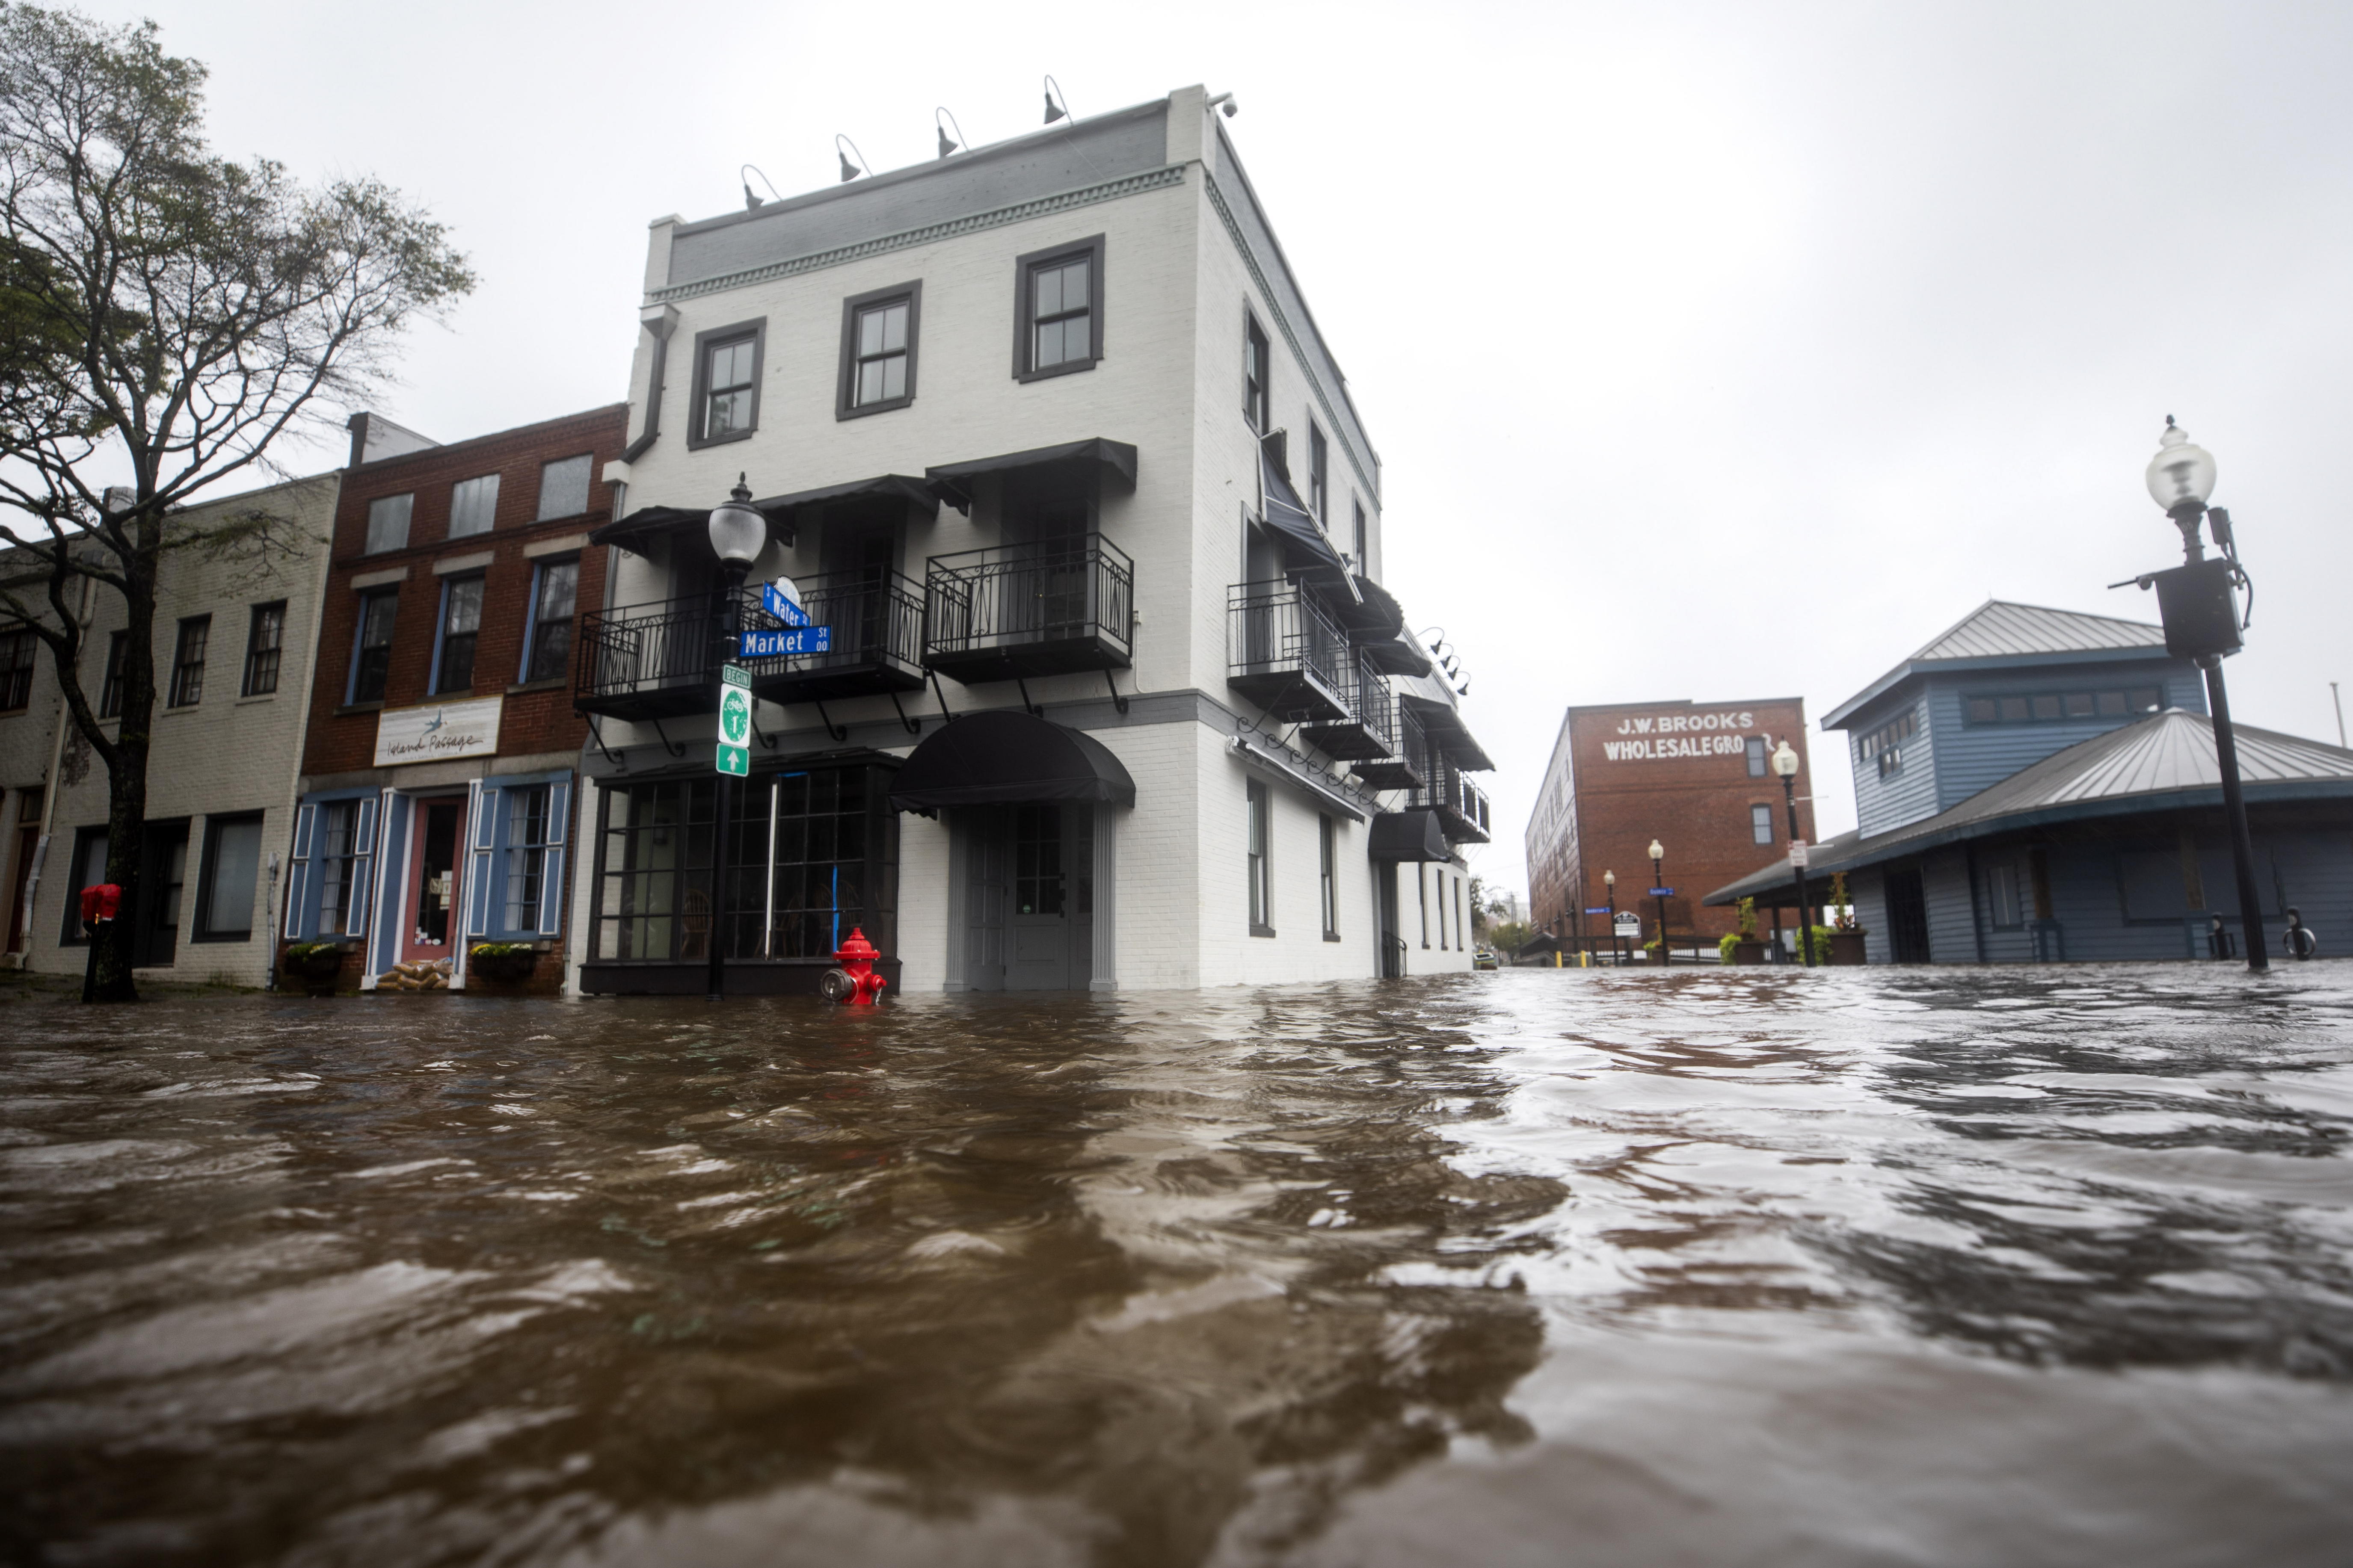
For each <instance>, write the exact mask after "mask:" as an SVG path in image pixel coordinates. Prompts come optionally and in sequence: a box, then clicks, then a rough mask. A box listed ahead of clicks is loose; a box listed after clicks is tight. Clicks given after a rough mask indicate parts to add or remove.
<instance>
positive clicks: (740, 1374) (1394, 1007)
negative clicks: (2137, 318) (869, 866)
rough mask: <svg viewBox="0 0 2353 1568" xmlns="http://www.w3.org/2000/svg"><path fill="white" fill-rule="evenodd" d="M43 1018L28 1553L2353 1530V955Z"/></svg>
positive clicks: (992, 1553)
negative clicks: (2343, 959)
mask: <svg viewBox="0 0 2353 1568" xmlns="http://www.w3.org/2000/svg"><path fill="white" fill-rule="evenodd" d="M0 1017H4V1018H5V1034H6V1037H7V1049H6V1051H5V1056H0V1100H4V1101H5V1103H0V1259H5V1271H0V1344H5V1352H0V1476H5V1479H0V1489H5V1505H0V1540H5V1546H6V1551H7V1553H8V1555H9V1557H10V1558H11V1560H14V1561H24V1562H54V1563H142V1564H145V1563H198V1562H203V1563H219V1562H239V1563H288V1564H305V1565H308V1564H343V1563H349V1564H376V1563H387V1564H388V1563H401V1564H408V1563H581V1564H617V1563H747V1564H748V1563H829V1564H838V1563H924V1564H939V1563H992V1564H993V1563H1017V1564H1025V1565H1026V1564H1051V1563H1096V1564H1123V1565H1124V1564H1193V1563H1234V1564H1255V1563H1311V1564H1335V1565H1336V1564H1386V1563H1399V1564H1402V1563H1438V1562H1460V1563H1481V1564H1519V1563H1530V1564H1533V1563H1566V1562H1580V1563H1581V1562H1594V1563H1694V1564H1698V1563H1708V1564H1715V1563H1793V1564H1794V1563H1808V1564H1813V1563H1833V1564H1843V1563H1922V1564H1928V1563H1934V1564H1954V1563H1987V1564H1996V1563H2000V1564H2016V1563H2084V1564H2094V1563H2103V1564H2104V1563H2124V1562H2131V1563H2160V1564H2174V1563H2180V1564H2190V1563H2255V1562H2261V1563H2334V1562H2342V1561H2343V1560H2344V1553H2345V1552H2346V1550H2347V1548H2346V1542H2347V1540H2348V1531H2353V1161H2349V1160H2348V1157H2347V1156H2348V1135H2349V1134H2353V966H2348V965H2346V964H2343V963H2335V964H2314V965H2311V966H2308V967H2303V966H2297V967H2294V968H2292V969H2291V970H2290V971H2288V972H2285V973H2279V974H2277V975H2275V976H2274V977H2272V978H2270V979H2268V980H2263V981H2250V980H2249V979H2248V977H2246V976H2245V975H2244V974H2242V973H2238V972H2236V971H2234V970H2232V969H2230V968H2228V967H2227V966H2222V965H2215V966H2211V967H2197V968H2192V967H2189V966H2135V967H2131V968H2084V967H2077V968H2054V969H2043V970H2037V971H2028V970H2010V971H1983V972H1968V971H1949V970H1947V971H1928V970H1909V971H1884V970H1882V971H1863V970H1840V971H1826V972H1817V973H1793V972H1788V971H1779V970H1743V971H1733V972H1715V971H1707V970H1697V971H1692V972H1688V973H1673V974H1671V975H1665V976H1661V975H1656V974H1651V973H1645V972H1639V971H1628V972H1597V973H1578V972H1547V971H1516V972H1505V973H1501V974H1492V975H1474V976H1463V977H1456V978H1452V979H1446V980H1431V981H1412V982H1401V983H1391V984H1374V983H1366V984H1345V985H1330V986H1315V987H1300V988H1293V989H1282V990H1262V991H1240V990H1236V991H1226V992H1207V993H1167V994H1122V995H1115V996H1099V997H1088V996H1084V995H1080V996H1073V997H1069V998H1065V999H1059V1000H1054V999H1049V1000H1038V999H1030V998H1010V997H1002V996H999V997H965V998H957V997H932V998H922V997H919V998H914V999H912V1000H907V1001H901V1002H898V1003H896V1004H894V1005H891V1006H889V1007H886V1008H884V1009H882V1010H881V1011H879V1012H875V1013H860V1012H856V1011H852V1010H849V1009H837V1008H831V1007H828V1006H825V1005H821V1004H817V1003H814V1002H800V1001H777V1002H773V1003H759V1002H730V1003H726V1004H723V1005H716V1006H712V1005H704V1004H702V1003H692V1004H687V1003H677V1002H655V1001H622V1002H612V1001H601V1002H555V1001H549V1002H515V1003H505V1002H484V1001H480V1000H478V999H458V998H451V997H448V996H439V995H427V996H417V997H395V998H384V999H377V1000H374V1001H368V1002H353V1001H342V1002H336V1001H317V1002H305V1001H299V1000H278V999H269V998H259V997H243V996H231V997H216V998H186V999H174V1000H170V1001H162V1002H155V1003H151V1004H149V1005H143V1006H142V1007H139V1008H136V1009H125V1010H121V1011H115V1012H85V1011H82V1010H79V1009H78V1008H76V1007H73V1006H71V1005H65V1004H62V1003H57V1002H53V1001H50V1000H47V999H19V1000H17V1001H14V1002H11V1003H10V1004H8V1005H6V1007H5V1012H0Z"/></svg>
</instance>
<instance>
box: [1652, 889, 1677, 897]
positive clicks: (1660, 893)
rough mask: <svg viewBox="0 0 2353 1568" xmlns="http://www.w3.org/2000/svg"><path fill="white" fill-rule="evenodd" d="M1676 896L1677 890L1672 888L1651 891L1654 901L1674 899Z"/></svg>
mask: <svg viewBox="0 0 2353 1568" xmlns="http://www.w3.org/2000/svg"><path fill="white" fill-rule="evenodd" d="M1674 896H1675V890H1674V889H1672V888H1652V889H1651V897H1652V898H1654V899H1672V898H1673V897H1674Z"/></svg>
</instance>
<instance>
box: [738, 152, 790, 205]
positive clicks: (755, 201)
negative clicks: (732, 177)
mask: <svg viewBox="0 0 2353 1568" xmlns="http://www.w3.org/2000/svg"><path fill="white" fill-rule="evenodd" d="M735 173H736V174H737V175H738V176H739V177H741V178H742V179H743V181H744V211H745V212H747V213H748V212H757V211H759V210H760V208H761V207H762V206H763V205H765V203H763V202H762V201H761V200H760V198H759V197H757V196H755V195H753V194H752V180H751V176H752V175H754V174H758V175H759V176H760V183H761V184H764V185H765V186H767V187H768V194H769V195H772V196H776V200H778V201H783V200H784V199H785V198H784V197H783V196H781V195H777V194H776V181H774V180H772V179H770V178H768V176H767V174H766V173H765V171H763V170H762V169H761V168H760V166H759V165H758V164H756V163H746V164H744V166H743V167H742V168H740V169H738V170H736V171H735Z"/></svg>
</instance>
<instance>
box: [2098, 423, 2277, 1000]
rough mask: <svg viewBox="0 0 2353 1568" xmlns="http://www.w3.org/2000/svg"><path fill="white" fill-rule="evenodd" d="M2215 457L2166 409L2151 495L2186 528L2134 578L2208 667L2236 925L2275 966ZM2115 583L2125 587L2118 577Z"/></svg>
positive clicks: (2256, 965) (2168, 635) (2170, 641)
mask: <svg viewBox="0 0 2353 1568" xmlns="http://www.w3.org/2000/svg"><path fill="white" fill-rule="evenodd" d="M2214 474H2215V470H2214V458H2213V457H2212V455H2211V454H2210V453H2209V452H2208V451H2207V450H2206V449H2205V448H2204V447H2200V446H2198V445H2197V444H2196V443H2194V442H2192V441H2191V440H2190V439H2189V432H2188V431H2186V430H2183V429H2182V428H2181V427H2180V426H2177V425H2176V424H2174V422H2173V416H2172V415H2170V414H2168V415H2167V416H2165V434H2164V435H2162V436H2160V437H2158V447H2157V456H2155V457H2153V458H2150V459H2149V460H2148V471H2147V476H2146V478H2147V481H2148V493H2149V499H2150V500H2154V501H2156V502H2157V504H2158V505H2159V506H2161V507H2163V508H2164V509H2165V513H2166V515H2167V516H2168V517H2170V518H2171V519H2172V520H2173V524H2174V526H2175V527H2176V528H2179V530H2181V558H2182V564H2180V565H2179V566H2177V567H2175V568H2173V569H2172V570H2171V571H2169V572H2153V573H2150V574H2147V576H2144V577H2140V578H2137V579H2135V581H2137V582H2138V583H2139V584H2141V586H2143V587H2147V586H2149V585H2150V584H2156V586H2157V604H2158V616H2159V618H2160V619H2162V620H2163V621H2164V622H2165V647H2166V651H2167V652H2168V653H2171V654H2174V655H2176V656H2182V655H2186V656H2188V657H2189V658H2192V659H2194V660H2196V661H2197V664H2198V667H2199V668H2200V669H2203V670H2204V671H2205V672H2206V706H2207V708H2208V709H2209V710H2211V713H2212V717H2213V721H2214V760H2215V762H2216V763H2219V764H2220V765H2221V774H2222V815H2223V816H2224V818H2225V820H2226V824H2227V826H2228V827H2229V829H2230V834H2231V863H2232V870H2233V871H2235V872H2236V873H2237V874H2238V883H2239V929H2240V931H2242V932H2243V933H2244V934H2245V938H2246V943H2247V967H2248V968H2249V969H2253V970H2263V969H2268V968H2270V967H2271V954H2270V952H2268V951H2267V949H2266V946H2265V943H2264V942H2263V905H2262V902H2261V901H2260V900H2259V898H2258V896H2257V894H2256V892H2255V850H2254V842H2253V839H2252V838H2251V837H2249V835H2248V832H2247V801H2246V796H2245V795H2244V794H2242V792H2241V790H2240V788H2239V742H2238V737H2237V736H2236V734H2234V733H2233V732H2232V728H2231V698H2230V694H2229V693H2228V692H2227V691H2226V690H2224V689H2223V685H2222V660H2223V658H2224V657H2225V656H2227V655H2230V654H2233V653H2236V652H2238V651H2239V630H2240V627H2239V610H2238V603H2237V601H2236V599H2235V598H2234V597H2233V596H2232V592H2231V587H2232V580H2233V579H2234V578H2242V577H2243V575H2244V574H2242V572H2241V571H2240V570H2239V550H2238V543H2237V542H2236V541H2235V540H2234V539H2233V538H2232V533H2231V514H2230V513H2229V512H2228V511H2226V510H2223V509H2222V508H2221V507H2219V506H2218V507H2213V508H2209V507H2208V506H2207V504H2206V498H2207V497H2208V496H2210V495H2211V494H2213V493H2214ZM2201 520H2203V521H2207V522H2208V524H2209V525H2210V528H2211V531H2212V533H2213V536H2214V547H2215V549H2217V550H2219V551H2221V559H2220V560H2215V561H2209V560H2207V559H2206V547H2205V545H2204V544H2203V543H2201V542H2200V540H2199V537H2198V524H2199V522H2200V521H2201ZM2117 586H2119V587H2121V586H2123V584H2117Z"/></svg>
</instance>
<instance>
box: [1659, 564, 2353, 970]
mask: <svg viewBox="0 0 2353 1568" xmlns="http://www.w3.org/2000/svg"><path fill="white" fill-rule="evenodd" d="M1822 727H1823V728H1824V729H1825V730H1841V731H1845V732H1846V733H1847V735H1848V737H1849V745H1850V748H1851V755H1852V762H1853V767H1854V792H1855V816H1856V821H1857V824H1858V826H1857V829H1856V831H1854V832H1852V833H1848V834H1841V835H1840V836H1839V837H1835V838H1831V839H1829V840H1827V841H1825V842H1823V843H1822V844H1820V845H1817V846H1816V847H1814V850H1813V853H1812V857H1811V861H1812V864H1811V867H1810V872H1809V875H1810V879H1811V889H1810V890H1811V892H1812V895H1813V896H1814V897H1815V898H1816V899H1817V900H1819V899H1820V898H1821V897H1822V894H1823V891H1824V889H1825V888H1826V887H1827V885H1828V883H1829V880H1830V878H1831V875H1832V874H1834V873H1841V872H1842V873H1844V874H1845V876H1846V878H1847V883H1848V891H1849V894H1850V896H1851V897H1852V900H1853V902H1854V907H1855V914H1856V918H1857V919H1858V920H1859V921H1861V922H1862V926H1863V928H1864V931H1865V933H1866V935H1865V941H1864V946H1865V951H1866V952H1867V954H1868V956H1869V958H1870V959H1871V961H1872V962H1873V963H2003V962H2035V961H2042V962H2057V961H2063V960H2077V961H2081V960H2089V959H2134V958H2144V959H2155V958H2183V957H2192V958H2196V957H2205V956H2209V955H2210V954H2211V952H2212V951H2213V949H2212V945H2211V942H2210V933H2211V928H2212V924H2213V921H2214V919H2215V917H2216V916H2218V915H2219V916H2220V917H2221V920H2222V922H2223V929H2224V931H2226V932H2228V933H2229V934H2230V935H2231V937H2232V941H2233V942H2237V941H2238V940H2239V937H2238V929H2237V928H2238V924H2239V920H2238V897H2237V893H2236V890H2235V885H2234V882H2233V879H2232V870H2231V857H2230V847H2229V841H2228V839H2227V837H2225V836H2224V831H2223V823H2222V813H2221V771H2220V768H2219V766H2218V765H2217V763H2216V761H2215V752H2214V736H2213V729H2212V726H2211V721H2209V720H2208V718H2207V716H2206V712H2205V688H2204V682H2203V679H2202V678H2201V677H2200V673H2199V671H2198V669H2197V668H2195V667H2194V666H2193V665H2191V664H2190V663H2189V661H2188V660H2187V659H2181V658H2173V657H2172V656H2170V655H2168V653H2167V652H2166V651H2165V637H2164V633H2163V632H2162V630H2160V629H2159V628H2158V627H2157V626H2149V625H2146V624H2143V623H2141V622H2137V621H2125V620H2116V619H2112V618H2110V617H2107V616H2088V615H2082V614H2078V613H2076V612H2073V611H2067V610H2050V609H2042V608H2039V607H2037V606H2034V605H2012V604H2005V603H2002V602H2000V601H1999V600H1994V601H1989V602H1988V603H1987V604H1985V605H1981V606H1980V607H1978V609H1977V610H1975V611H1973V612H1972V613H1971V614H1970V615H1968V616H1967V617H1965V618H1964V619H1963V620H1962V621H1961V622H1960V623H1959V624H1957V626H1952V627H1951V628H1949V629H1948V630H1947V631H1945V632H1944V633H1942V634H1940V635H1939V636H1938V637H1936V638H1934V639H1932V640H1931V641H1930V642H1929V643H1928V644H1927V645H1926V647H1922V648H1921V649H1920V650H1919V651H1918V652H1916V653H1915V654H1913V655H1912V656H1911V657H1910V658H1906V659H1905V660H1904V661H1903V662H1902V663H1900V664H1898V665H1897V666H1895V668H1893V669H1891V670H1889V671H1888V672H1887V673H1886V674H1885V675H1883V676H1882V677H1880V678H1879V679H1877V680H1875V681H1873V683H1872V684H1871V685H1870V686H1868V687H1866V688H1865V689H1863V690H1862V691H1861V692H1859V693H1857V694H1856V695H1855V696H1853V697H1852V698H1850V699H1848V700H1846V701H1844V702H1842V703H1841V704H1839V705H1838V706H1837V707H1836V708H1834V709H1833V710H1831V712H1830V713H1829V714H1828V715H1826V716H1825V717H1824V719H1823V721H1822ZM2238 736H2239V763H2240V773H2241V778H2242V783H2243V784H2244V786H2245V790H2246V796H2247V802H2248V815H2249V820H2250V822H2251V824H2252V826H2253V837H2254V845H2255V859H2256V881H2257V883H2258V885H2259V890H2260V892H2261V894H2262V901H2263V916H2264V919H2265V922H2266V924H2267V926H2269V927H2270V929H2271V930H2272V931H2273V932H2274V942H2273V946H2274V951H2277V948H2278V945H2279V944H2278V942H2277V940H2276V933H2277V930H2278V927H2279V926H2280V925H2281V924H2283V923H2284V920H2285V912H2286V910H2288V909H2289V908H2291V907H2293V908H2295V909H2296V910H2299V911H2300V912H2301V914H2302V917H2303V920H2304V922H2305V924H2306V925H2307V926H2309V927H2311V928H2312V929H2313V931H2315V932H2316V934H2317V935H2318V937H2319V939H2320V943H2321V949H2320V951H2321V952H2322V953H2323V954H2335V955H2340V956H2341V955H2343V954H2346V953H2348V952H2353V752H2348V751H2347V750H2345V749H2343V748H2341V747H2337V746H2329V745H2324V744H2322V743H2320V742H2316V741H2306V740H2302V739H2299V738H2297V737H2295V736H2292V735H2282V734H2276V733H2274V732H2272V731H2263V730H2254V729H2250V728H2248V727H2247V726H2245V725H2241V726H2239V727H2238ZM1742 898H1755V899H1756V900H1757V903H1758V905H1759V906H1760V907H1775V906H1778V907H1781V908H1789V907H1792V906H1794V905H1795V904H1796V902H1797V898H1798V893H1797V886H1796V881H1795V878H1794V875H1793V873H1792V872H1791V871H1790V869H1789V866H1788V861H1787V860H1786V859H1784V860H1782V861H1779V862H1777V863H1776V864H1775V865H1773V866H1770V867H1767V868H1764V869H1763V870H1760V871H1757V872H1755V873H1753V874H1752V875H1750V876H1747V877H1745V878H1743V879H1741V880H1739V881H1737V882H1735V883H1733V884H1731V885H1730V886H1729V887H1725V888H1722V889H1717V890H1716V891H1715V892H1714V893H1711V894H1709V895H1708V897H1707V900H1706V901H1707V902H1708V903H1711V904H1728V903H1731V902H1734V901H1735V900H1739V899H1742Z"/></svg>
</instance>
